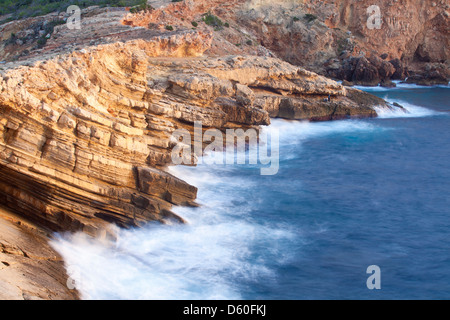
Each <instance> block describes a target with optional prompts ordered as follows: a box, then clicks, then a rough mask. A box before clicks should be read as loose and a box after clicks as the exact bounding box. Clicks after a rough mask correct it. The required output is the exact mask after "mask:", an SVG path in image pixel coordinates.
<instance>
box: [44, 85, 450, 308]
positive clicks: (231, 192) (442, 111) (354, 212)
mask: <svg viewBox="0 0 450 320" xmlns="http://www.w3.org/2000/svg"><path fill="white" fill-rule="evenodd" d="M365 90H368V91H370V92H372V93H374V94H376V95H378V96H380V97H382V98H384V99H386V100H388V101H391V102H398V103H400V104H402V105H403V106H405V107H406V108H407V109H408V110H409V111H410V113H408V114H403V113H401V112H386V111H385V112H380V117H379V118H377V119H368V120H345V121H335V122H321V123H304V122H295V121H284V120H274V121H273V124H272V125H271V127H270V128H269V129H268V130H273V129H278V130H279V133H280V151H279V154H280V169H279V172H278V174H277V175H275V176H261V175H260V170H259V167H258V166H255V165H252V166H250V165H234V166H222V165H214V166H213V165H201V166H199V167H196V168H191V167H189V168H187V167H176V168H173V169H171V171H172V172H173V173H174V174H176V175H178V176H181V177H182V178H184V179H185V180H186V181H187V182H190V183H191V184H194V185H196V186H197V187H199V199H198V202H199V203H200V204H201V205H202V206H201V207H200V208H176V209H175V211H176V212H177V213H178V214H179V215H181V216H183V217H184V218H185V219H186V220H188V222H189V223H188V224H187V225H164V226H162V225H158V224H149V225H148V226H146V227H144V228H141V229H136V230H119V231H118V234H119V237H118V240H117V242H116V243H114V244H111V243H105V242H102V241H100V240H93V239H89V238H88V237H86V236H85V235H82V234H76V235H59V236H58V237H57V238H56V239H55V241H53V246H54V247H55V248H56V249H57V250H58V251H59V252H60V253H61V254H62V256H63V257H64V259H65V261H66V265H67V267H68V270H69V272H71V273H72V274H73V277H75V278H76V281H77V286H78V289H79V290H80V292H81V294H82V297H83V298H85V299H196V300H197V299H198V300H201V299H231V300H236V299H250V300H257V299H290V300H293V299H296V300H297V299H449V298H450V197H449V195H450V193H449V191H450V88H449V87H432V88H427V87H416V86H402V85H400V86H399V87H398V88H394V89H383V88H372V89H369V88H367V89H365ZM371 265H377V266H379V267H380V270H381V289H380V290H369V289H368V288H367V286H366V280H367V278H368V277H369V276H370V274H367V273H366V270H367V267H369V266H371Z"/></svg>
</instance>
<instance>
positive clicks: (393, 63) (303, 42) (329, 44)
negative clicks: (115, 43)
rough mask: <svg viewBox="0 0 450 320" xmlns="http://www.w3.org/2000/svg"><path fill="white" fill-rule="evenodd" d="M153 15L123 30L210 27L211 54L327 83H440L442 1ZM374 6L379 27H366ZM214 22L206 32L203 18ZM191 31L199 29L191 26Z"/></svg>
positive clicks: (288, 1) (207, 8)
mask: <svg viewBox="0 0 450 320" xmlns="http://www.w3.org/2000/svg"><path fill="white" fill-rule="evenodd" d="M154 4H155V5H156V6H157V8H158V9H157V10H155V11H153V12H150V13H142V14H140V15H137V16H136V15H135V16H129V17H127V18H125V19H124V22H125V23H126V24H129V25H135V26H143V27H148V26H151V27H156V28H164V27H165V26H166V25H167V24H170V25H174V26H177V27H192V25H191V23H192V22H194V23H196V24H194V25H196V27H197V28H201V29H204V28H209V29H210V30H214V32H215V40H214V42H213V46H212V49H211V50H210V51H209V52H210V53H212V54H223V53H224V52H227V53H233V54H236V53H243V52H245V53H247V54H260V55H269V56H278V57H279V58H281V59H283V60H285V61H288V62H290V63H292V64H295V65H300V66H303V67H305V68H306V69H309V70H313V71H315V72H317V73H320V74H322V75H326V76H328V77H333V78H337V79H340V80H346V81H351V82H354V83H358V84H365V85H377V84H379V83H382V84H384V85H389V84H391V82H390V80H399V79H400V80H404V79H405V78H406V77H408V76H409V77H410V81H413V82H420V83H425V84H426V83H428V84H433V83H443V84H447V83H448V80H449V78H450V74H449V71H448V70H449V64H448V47H449V41H450V40H449V39H450V29H449V23H448V22H449V21H448V20H449V19H448V18H449V4H448V2H447V1H443V0H440V1H435V0H426V1H422V2H420V3H418V2H417V1H414V0H402V1H395V2H380V3H373V1H368V0H367V1H366V0H362V1H355V0H339V1H312V0H311V1H310V0H303V1H292V0H278V1H267V0H234V1H225V2H224V1H201V0H200V1H189V0H186V1H182V2H177V3H167V2H166V3H164V1H156V2H154ZM374 4H376V5H378V8H379V14H380V26H379V27H375V28H373V27H370V26H369V25H368V22H369V24H370V23H373V21H372V19H374V18H373V17H374V14H375V13H376V12H375V11H368V9H369V7H370V6H372V5H374ZM208 13H209V14H212V15H215V16H217V17H218V18H219V21H218V20H209V21H208V20H206V22H207V23H208V22H210V24H209V26H205V23H204V22H205V15H207V14H208ZM197 24H198V26H197Z"/></svg>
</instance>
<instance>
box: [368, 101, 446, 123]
mask: <svg viewBox="0 0 450 320" xmlns="http://www.w3.org/2000/svg"><path fill="white" fill-rule="evenodd" d="M387 101H388V102H390V103H394V102H397V103H398V104H400V105H401V106H402V107H403V108H404V109H405V110H402V109H401V108H396V107H394V108H392V109H388V108H383V107H378V108H375V111H376V112H377V114H378V117H379V118H383V119H388V118H422V117H431V116H436V115H440V114H442V113H441V112H438V111H434V110H431V109H427V108H424V107H420V106H416V105H413V104H411V103H408V102H405V101H400V100H396V101H394V100H391V101H390V100H389V99H387Z"/></svg>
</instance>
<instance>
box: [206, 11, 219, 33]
mask: <svg viewBox="0 0 450 320" xmlns="http://www.w3.org/2000/svg"><path fill="white" fill-rule="evenodd" d="M202 20H203V22H204V23H206V24H207V25H208V26H211V27H214V28H215V29H216V30H221V29H222V28H223V22H222V20H220V19H219V17H216V16H215V15H213V14H211V13H209V12H208V13H206V14H205V15H204V16H203V19H202Z"/></svg>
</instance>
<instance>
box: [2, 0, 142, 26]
mask: <svg viewBox="0 0 450 320" xmlns="http://www.w3.org/2000/svg"><path fill="white" fill-rule="evenodd" d="M146 3H147V1H146V0H90V1H87V0H19V1H17V0H0V16H1V15H6V14H11V16H10V17H8V18H6V19H3V21H0V23H5V22H8V21H12V20H17V19H23V18H29V17H37V16H42V15H46V14H49V13H51V12H61V11H66V10H67V7H68V6H70V5H77V6H79V7H80V8H86V7H89V6H107V5H109V6H111V7H132V6H136V5H144V4H146Z"/></svg>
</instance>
